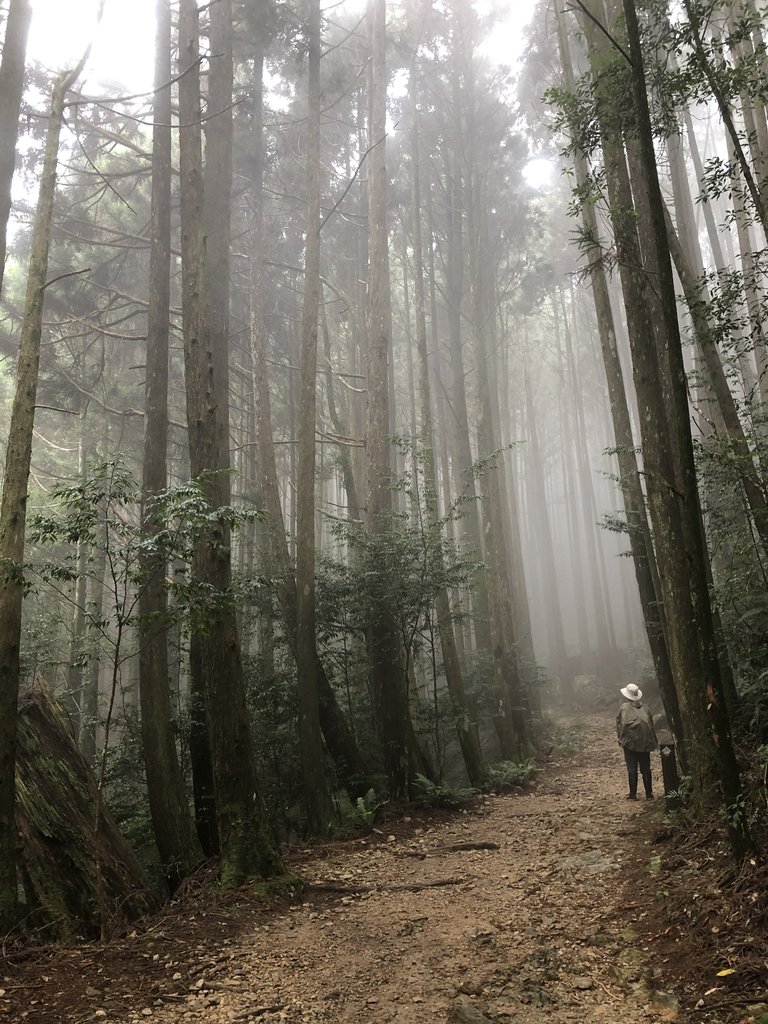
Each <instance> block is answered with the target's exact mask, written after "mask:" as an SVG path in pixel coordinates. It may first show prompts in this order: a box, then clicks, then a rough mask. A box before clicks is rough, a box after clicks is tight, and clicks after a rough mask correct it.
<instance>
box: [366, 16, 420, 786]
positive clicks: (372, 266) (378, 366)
mask: <svg viewBox="0 0 768 1024" xmlns="http://www.w3.org/2000/svg"><path fill="white" fill-rule="evenodd" d="M369 16H370V18H371V22H372V62H371V97H370V130H369V147H370V148H369V154H370V155H369V166H368V224H369V231H370V243H369V252H368V415H367V422H366V455H367V465H368V497H367V520H366V527H367V530H368V533H369V536H370V537H371V539H372V541H373V542H374V544H375V545H377V546H381V545H382V544H384V543H386V538H387V534H388V533H389V532H390V530H391V521H390V520H391V512H392V461H391V450H390V449H391V447H392V446H391V444H390V440H389V439H390V435H391V427H390V403H389V371H388V362H389V352H390V327H391V317H390V290H389V251H388V234H387V166H386V133H387V76H386V56H385V53H386V2H385V0H370V6H369ZM380 571H384V566H383V565H382V566H381V567H380ZM367 641H368V657H369V660H370V667H371V681H372V686H373V695H374V705H375V709H376V719H377V724H378V731H379V737H380V740H381V746H382V754H383V760H384V770H385V772H386V776H387V782H388V786H389V793H390V796H391V797H392V798H393V799H395V800H397V799H403V798H404V797H406V796H407V794H408V789H409V781H410V780H409V761H410V745H411V744H410V742H409V739H410V737H409V730H408V724H409V716H408V696H407V694H408V690H407V682H406V679H405V674H404V671H403V665H402V654H401V650H400V638H399V636H398V630H397V624H396V622H395V620H394V616H393V612H392V610H391V609H389V608H386V607H380V608H378V609H377V610H376V611H375V612H374V614H373V615H372V616H371V621H370V622H369V623H368V627H367Z"/></svg>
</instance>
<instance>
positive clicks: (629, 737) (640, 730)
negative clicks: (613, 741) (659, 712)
mask: <svg viewBox="0 0 768 1024" xmlns="http://www.w3.org/2000/svg"><path fill="white" fill-rule="evenodd" d="M618 733H619V743H620V744H621V746H622V747H625V748H626V749H627V750H638V751H648V750H655V749H656V734H655V732H654V730H653V725H652V724H651V721H650V714H649V713H648V711H647V710H646V708H645V707H644V706H643V705H642V704H641V705H640V706H639V707H638V706H637V705H636V704H625V705H624V706H623V707H622V709H621V711H620V712H619V730H618Z"/></svg>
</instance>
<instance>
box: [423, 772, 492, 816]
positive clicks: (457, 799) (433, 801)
mask: <svg viewBox="0 0 768 1024" xmlns="http://www.w3.org/2000/svg"><path fill="white" fill-rule="evenodd" d="M414 789H415V803H417V804H421V806H422V807H435V808H437V807H444V808H449V809H451V808H455V807H465V806H466V805H467V804H469V803H471V802H472V800H473V799H474V797H475V796H476V795H477V790H476V789H469V788H461V789H456V788H454V787H452V786H446V785H442V784H439V783H435V782H431V781H430V780H429V779H427V778H425V776H423V775H420V774H418V773H417V775H416V778H415V780H414Z"/></svg>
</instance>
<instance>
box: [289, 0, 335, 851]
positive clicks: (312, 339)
mask: <svg viewBox="0 0 768 1024" xmlns="http://www.w3.org/2000/svg"><path fill="white" fill-rule="evenodd" d="M307 46H308V49H307V140H306V150H305V162H306V188H307V227H306V242H305V256H304V306H303V313H302V325H301V400H300V420H299V475H298V479H297V481H296V486H297V492H298V493H297V537H296V669H297V673H298V683H299V737H300V741H301V761H302V775H303V781H304V800H305V806H306V811H307V823H308V825H309V828H310V830H311V831H312V832H313V833H315V834H316V835H322V834H324V833H327V832H328V829H329V827H330V824H331V822H332V820H333V805H332V802H331V793H330V789H329V786H328V779H327V775H326V771H325V753H324V751H323V743H322V735H321V731H320V718H319V709H318V687H317V678H316V674H317V649H316V646H315V644H316V640H315V473H316V465H315V463H316V460H315V451H316V448H315V433H316V429H317V333H318V314H319V307H320V47H321V25H320V0H311V3H310V7H309V15H308V25H307Z"/></svg>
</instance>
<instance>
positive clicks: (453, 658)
mask: <svg viewBox="0 0 768 1024" xmlns="http://www.w3.org/2000/svg"><path fill="white" fill-rule="evenodd" d="M413 45H414V55H413V59H412V61H411V68H410V81H409V98H410V115H411V132H410V136H411V137H410V150H411V152H410V157H411V222H412V232H411V233H412V243H413V266H414V305H415V311H416V347H417V352H418V357H419V394H420V399H421V403H420V404H421V434H422V444H423V447H424V502H425V505H426V509H427V519H428V529H429V530H430V532H431V533H432V535H433V538H434V541H435V542H437V543H439V544H441V543H442V527H441V525H440V522H439V518H438V510H437V469H436V463H435V453H434V446H435V431H434V425H433V418H432V394H431V387H430V381H429V356H428V351H427V318H426V305H425V297H424V254H423V249H424V246H423V241H422V226H421V167H420V164H421V158H420V151H419V139H420V131H419V103H418V94H417V71H418V66H417V60H416V54H417V48H416V47H417V44H416V41H415V40H414V42H413ZM441 563H442V558H441ZM435 611H436V615H437V628H438V634H439V636H440V648H441V651H442V655H443V668H444V671H445V680H446V686H447V687H448V694H449V696H450V699H451V702H452V704H453V709H452V710H453V716H454V718H455V720H456V730H457V734H458V738H459V745H460V747H461V752H462V756H463V758H464V764H465V767H466V769H467V775H468V777H469V781H470V783H471V785H472V786H475V787H476V788H478V789H481V788H482V787H483V786H485V785H486V783H487V781H488V771H487V768H486V766H485V761H484V758H483V752H482V748H481V746H480V734H479V731H478V728H477V723H476V722H474V721H472V719H471V717H470V714H469V709H468V707H467V701H466V697H465V694H464V680H463V678H462V673H461V665H460V663H459V655H458V651H457V649H456V638H455V636H454V630H453V621H452V616H451V605H450V600H449V597H448V591H447V590H446V589H445V588H444V587H441V588H440V590H439V591H438V594H437V597H436V599H435Z"/></svg>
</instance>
